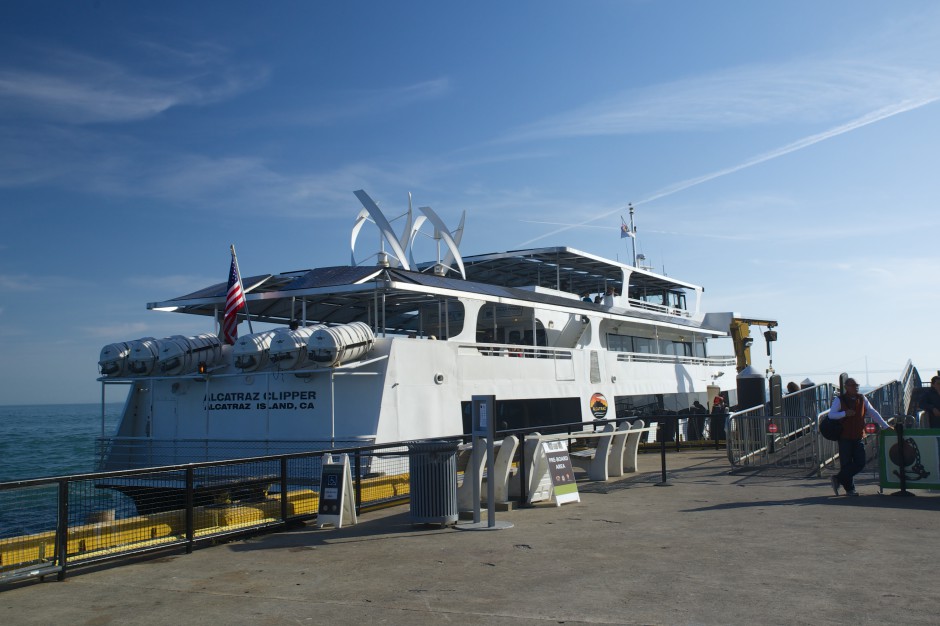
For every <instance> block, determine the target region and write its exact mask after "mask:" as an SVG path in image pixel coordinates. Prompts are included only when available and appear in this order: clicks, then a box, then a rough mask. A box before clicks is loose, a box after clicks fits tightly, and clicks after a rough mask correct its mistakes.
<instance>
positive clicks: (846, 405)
mask: <svg viewBox="0 0 940 626" xmlns="http://www.w3.org/2000/svg"><path fill="white" fill-rule="evenodd" d="M869 416H870V417H871V418H872V419H873V420H874V421H875V423H877V424H878V425H879V426H881V428H883V429H884V428H891V426H889V425H888V422H886V421H885V420H884V418H883V417H881V414H880V413H878V411H876V410H875V407H873V406H872V405H871V402H869V401H868V398H866V397H865V396H864V395H862V394H860V393H859V392H858V383H857V382H855V379H854V378H848V379H846V381H845V392H844V393H842V394H841V395H837V396H836V397H834V398H833V399H832V406H831V407H829V419H833V420H841V421H842V437H841V438H840V439H839V467H840V469H839V473H838V474H836V475H835V476H833V477H832V479H831V481H832V491H833V492H834V493H835V494H836V495H839V487H842V488H843V489H845V495H847V496H857V495H858V491H856V489H855V475H856V474H858V473H859V472H861V471H862V470H863V469H864V468H865V444H864V443H862V439H864V438H865V418H866V417H869Z"/></svg>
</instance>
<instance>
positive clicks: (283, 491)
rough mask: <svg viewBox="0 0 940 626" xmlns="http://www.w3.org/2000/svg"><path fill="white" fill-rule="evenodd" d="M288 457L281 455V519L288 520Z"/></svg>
mask: <svg viewBox="0 0 940 626" xmlns="http://www.w3.org/2000/svg"><path fill="white" fill-rule="evenodd" d="M287 514H288V511H287V457H281V521H283V522H286V521H287Z"/></svg>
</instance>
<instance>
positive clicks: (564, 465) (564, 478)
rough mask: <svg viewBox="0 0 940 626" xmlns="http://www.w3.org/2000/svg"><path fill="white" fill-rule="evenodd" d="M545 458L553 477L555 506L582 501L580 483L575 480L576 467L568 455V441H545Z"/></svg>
mask: <svg viewBox="0 0 940 626" xmlns="http://www.w3.org/2000/svg"><path fill="white" fill-rule="evenodd" d="M542 446H543V447H544V449H545V459H546V461H547V462H548V475H549V477H550V478H551V479H552V490H553V491H554V492H555V506H561V505H562V504H564V503H566V502H580V501H581V495H580V494H579V493H578V483H576V482H575V480H574V469H573V468H572V467H571V457H570V456H569V455H568V442H567V441H564V440H557V441H543V442H542Z"/></svg>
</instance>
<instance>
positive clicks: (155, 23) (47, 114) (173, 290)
mask: <svg viewBox="0 0 940 626" xmlns="http://www.w3.org/2000/svg"><path fill="white" fill-rule="evenodd" d="M938 100H940V5H937V4H936V3H935V2H922V1H908V2H904V3H886V2H864V1H862V2H860V1H851V2H842V1H831V2H815V1H813V2H804V1H798V0H797V1H794V0H788V1H787V2H750V1H725V2H701V1H692V0H689V1H673V2H665V1H664V2H652V1H635V2H630V1H621V2H601V1H594V2H577V3H575V2H569V3H563V2H488V1H483V2H475V3H460V4H458V3H441V2H400V3H398V2H396V3H379V2H359V1H347V2H278V3H266V4H263V3H257V2H200V3H191V2H167V1H162V2H144V1H141V2H134V3H127V2H116V1H113V0H99V1H96V2H90V1H82V0H76V1H73V2H42V1H36V2H29V3H25V2H22V3H3V4H2V5H0V146H2V150H0V210H2V216H3V222H2V223H3V228H2V229H0V356H2V358H0V404H30V403H45V402H49V403H64V402H94V401H96V400H97V399H98V398H99V397H100V386H99V384H98V383H97V382H95V379H96V377H97V367H96V366H97V359H98V353H99V351H100V349H101V347H102V346H103V345H105V344H107V343H111V342H114V341H121V340H129V339H135V338H138V337H142V336H155V337H164V336H169V335H172V334H196V333H200V332H207V331H210V330H212V328H211V327H210V326H209V324H208V322H207V321H206V320H204V319H196V320H192V321H190V320H187V319H186V318H185V317H184V316H180V315H174V314H172V313H161V312H151V311H147V310H146V306H145V305H146V303H147V302H151V301H158V300H164V299H167V298H171V297H175V296H178V295H182V294H184V293H188V292H190V291H192V290H195V289H197V288H200V287H203V286H206V285H208V284H211V283H214V282H221V281H223V280H225V278H226V275H227V270H228V262H229V253H228V247H229V245H230V244H233V243H234V244H235V245H236V247H237V249H238V255H239V261H240V264H241V269H242V273H243V275H252V274H260V273H266V272H271V273H278V272H282V271H288V270H295V269H303V268H309V267H316V266H322V265H339V264H344V263H348V259H349V233H350V229H351V227H352V224H353V220H354V219H355V216H356V213H357V212H358V210H359V205H358V202H357V201H356V199H355V197H354V196H353V194H352V192H353V191H354V190H355V189H360V188H364V189H366V190H367V191H368V192H369V193H370V194H371V195H372V196H373V197H374V198H375V199H376V200H378V201H379V202H380V203H381V206H382V207H383V210H385V212H386V214H389V215H397V214H398V213H399V212H400V211H402V210H404V208H405V207H406V206H407V193H408V192H412V193H413V194H414V198H415V204H416V206H424V205H430V206H432V207H433V208H434V209H435V210H436V211H437V212H438V213H439V214H440V215H441V216H442V217H443V218H444V219H445V221H447V222H449V223H456V221H457V220H458V219H459V215H460V212H461V211H464V210H466V211H467V227H466V231H465V235H464V239H463V243H462V245H461V249H462V251H463V253H464V254H467V255H469V254H475V253H481V252H486V251H496V250H508V249H516V248H520V247H529V246H545V245H569V246H572V247H575V248H579V249H582V250H586V251H589V252H593V253H596V254H600V255H603V256H607V257H611V258H616V257H618V255H619V258H621V259H626V258H627V255H628V250H627V248H626V247H625V246H624V241H622V240H620V239H619V224H620V216H621V215H623V216H626V214H627V211H626V206H627V204H628V203H630V202H632V203H633V204H634V206H635V207H636V209H637V224H638V230H639V238H638V245H639V248H640V251H641V252H642V253H644V254H645V255H646V257H647V258H648V260H649V261H650V262H651V264H652V265H654V266H655V268H656V269H657V270H658V271H663V270H665V272H666V273H667V274H669V275H671V276H675V277H677V278H681V279H683V280H686V281H689V282H693V283H696V284H701V285H704V286H705V289H706V291H705V300H704V304H705V307H706V308H707V309H709V310H733V311H737V312H740V313H743V314H747V315H753V316H770V317H774V318H776V319H778V320H779V321H780V326H779V329H778V330H779V333H780V340H779V342H778V343H777V344H776V346H775V353H774V365H775V367H776V369H777V371H778V372H779V373H781V374H782V375H783V376H784V380H785V381H788V380H802V379H803V378H805V377H809V378H812V379H813V380H816V381H823V380H828V379H831V378H833V377H834V375H835V374H836V373H837V372H840V371H848V372H850V373H852V374H854V375H856V376H858V377H859V378H861V379H862V380H863V381H864V380H865V379H866V374H865V372H866V368H867V371H868V372H869V374H868V378H869V379H870V382H871V383H872V384H875V383H878V382H883V381H885V380H889V379H892V378H894V377H895V376H897V375H898V374H899V373H900V371H901V369H902V367H903V366H904V364H905V363H906V361H907V360H908V359H911V360H913V362H914V364H915V365H916V366H917V367H918V368H919V369H920V370H921V374H922V375H928V374H929V373H930V372H931V371H932V370H936V369H937V368H938V367H940V358H938V347H940V346H938V342H937V341H936V340H935V339H934V337H933V332H936V326H937V321H936V313H935V312H936V311H937V310H938V309H940V294H938V292H937V287H936V286H937V283H936V280H935V277H936V276H937V274H938V273H940V249H938V245H937V240H938V236H940V215H938V212H937V211H936V207H937V205H938V200H940V176H938V174H937V170H936V164H937V163H938V162H940V102H938ZM360 241H361V242H362V241H364V239H363V238H361V239H360ZM370 252H372V250H365V249H363V250H362V253H361V254H360V256H365V255H366V254H368V253H370ZM432 254H433V253H432V251H431V249H430V248H428V251H427V255H426V256H427V257H430V256H432ZM241 330H242V332H246V329H245V328H242V329H241ZM727 351H728V350H725V352H727ZM756 352H757V359H756V361H757V366H758V367H759V368H761V369H763V368H764V367H765V366H766V357H764V356H762V352H763V348H762V342H761V341H758V342H757V350H756Z"/></svg>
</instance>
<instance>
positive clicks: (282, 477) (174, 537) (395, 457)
mask: <svg viewBox="0 0 940 626" xmlns="http://www.w3.org/2000/svg"><path fill="white" fill-rule="evenodd" d="M635 419H637V418H632V417H631V418H619V419H611V420H594V421H592V422H572V423H566V424H554V425H551V426H542V427H539V428H525V429H517V430H512V431H500V432H499V433H498V436H499V438H503V437H506V436H507V435H510V434H515V435H517V436H518V437H519V439H520V440H521V442H522V445H520V446H519V449H518V452H517V454H516V458H515V465H516V466H517V467H518V468H519V474H520V476H519V478H518V480H519V482H520V484H521V485H523V487H522V492H521V497H520V498H519V499H520V500H521V501H522V502H525V501H526V497H527V494H526V492H525V487H524V485H525V484H526V480H525V476H524V473H525V471H526V469H525V467H524V463H522V458H523V452H522V451H523V448H524V443H525V440H526V436H527V435H531V434H532V433H534V432H535V431H538V432H539V433H540V434H542V435H549V434H564V433H567V434H571V435H572V439H571V441H570V443H571V444H574V445H575V446H577V445H578V444H581V445H588V446H591V445H594V446H596V445H597V441H598V439H583V440H580V441H579V440H578V439H577V433H579V432H582V433H583V432H584V431H585V430H592V429H596V430H601V429H603V428H604V427H605V426H606V425H607V424H615V425H617V426H621V425H622V424H623V423H624V422H631V423H632V422H633V421H634V420H635ZM659 419H660V429H659V432H660V433H663V432H665V431H667V430H669V429H670V428H671V429H672V432H673V433H674V437H675V445H676V446H677V447H678V446H680V445H682V446H693V445H696V442H692V441H680V440H681V437H679V436H678V434H679V430H680V429H679V428H678V423H679V422H678V420H679V419H680V418H679V417H678V416H675V415H672V416H669V415H664V416H660V418H659ZM669 420H673V422H670V421H669ZM670 423H671V424H672V426H671V427H670V426H669V425H670ZM645 434H646V433H644V435H645ZM447 439H448V440H451V441H452V440H453V439H455V438H454V437H450V438H447ZM644 439H645V437H644ZM661 441H662V437H660V438H659V439H658V440H657V441H656V443H655V444H654V443H646V444H643V443H641V444H640V445H639V448H640V450H641V451H642V450H644V449H645V450H652V451H655V452H657V453H658V452H659V451H660V442H661ZM409 443H414V442H396V443H392V444H384V445H367V446H358V447H347V448H332V449H328V450H314V451H307V452H293V453H289V454H278V455H269V456H258V457H252V458H240V459H230V460H219V461H205V462H195V463H185V464H176V465H163V466H158V467H147V468H139V469H125V470H115V471H103V472H95V473H88V474H79V475H72V476H59V477H49V478H37V479H32V480H20V481H13V482H6V483H0V583H3V582H13V581H16V580H21V579H24V578H32V577H45V576H49V575H55V576H56V577H57V578H58V579H60V580H61V579H64V578H65V576H66V573H67V571H68V570H69V569H70V568H74V567H80V566H86V565H91V564H95V563H99V562H102V561H105V560H113V559H120V558H124V557H128V556H131V555H136V554H140V553H144V552H150V551H155V550H162V549H167V548H173V547H176V548H182V549H185V550H186V551H187V552H189V551H191V550H192V549H193V548H194V547H195V546H197V545H198V544H200V543H202V542H210V541H213V540H218V539H219V538H224V537H227V536H230V535H235V534H245V533H250V532H258V531H263V530H269V529H275V528H278V527H282V526H285V525H287V524H290V523H294V522H298V521H304V520H310V519H314V518H315V517H316V515H317V509H318V504H319V492H320V485H319V481H320V472H321V469H322V465H323V459H324V457H325V455H327V454H329V455H332V456H333V457H337V456H339V455H343V454H345V455H347V456H348V458H349V463H350V473H351V476H352V479H353V480H352V482H353V490H354V492H355V493H354V498H355V500H354V501H355V505H356V509H357V512H361V511H362V510H365V509H371V508H378V507H381V506H387V505H391V504H396V503H400V502H403V501H407V500H408V499H409V497H410V492H411V485H410V475H409ZM697 443H698V444H699V445H711V444H712V442H711V441H700V442H697ZM135 445H136V444H135ZM716 445H717V442H716ZM455 487H456V486H455Z"/></svg>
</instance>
